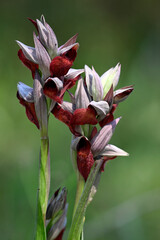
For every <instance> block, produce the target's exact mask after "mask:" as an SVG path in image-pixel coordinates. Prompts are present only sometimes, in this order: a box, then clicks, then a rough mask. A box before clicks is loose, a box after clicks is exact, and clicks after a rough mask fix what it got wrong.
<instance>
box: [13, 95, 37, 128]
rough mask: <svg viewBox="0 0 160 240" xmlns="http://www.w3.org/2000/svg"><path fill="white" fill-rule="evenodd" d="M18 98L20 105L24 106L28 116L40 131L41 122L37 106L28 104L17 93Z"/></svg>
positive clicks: (31, 103)
mask: <svg viewBox="0 0 160 240" xmlns="http://www.w3.org/2000/svg"><path fill="white" fill-rule="evenodd" d="M17 98H18V99H19V102H20V104H22V105H23V106H24V107H25V109H26V115H27V117H28V119H29V120H30V121H31V122H32V123H34V124H35V125H36V127H37V128H38V129H39V122H38V119H37V116H36V111H35V106H34V103H33V102H27V101H25V100H24V99H23V98H22V97H21V96H20V94H19V93H18V92H17Z"/></svg>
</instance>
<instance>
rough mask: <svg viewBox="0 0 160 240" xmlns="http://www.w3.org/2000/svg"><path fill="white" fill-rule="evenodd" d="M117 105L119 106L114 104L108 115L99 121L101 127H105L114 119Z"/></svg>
mask: <svg viewBox="0 0 160 240" xmlns="http://www.w3.org/2000/svg"><path fill="white" fill-rule="evenodd" d="M117 106H118V105H117V104H113V105H112V109H111V111H110V112H109V113H108V114H107V115H106V117H105V118H104V119H103V120H102V121H100V122H99V125H100V126H101V127H104V126H105V125H106V124H109V123H110V122H112V121H113V120H114V116H113V113H114V111H115V110H116V108H117Z"/></svg>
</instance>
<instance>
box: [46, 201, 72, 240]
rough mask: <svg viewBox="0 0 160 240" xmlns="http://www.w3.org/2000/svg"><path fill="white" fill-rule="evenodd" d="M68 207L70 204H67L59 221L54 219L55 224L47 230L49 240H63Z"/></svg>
mask: <svg viewBox="0 0 160 240" xmlns="http://www.w3.org/2000/svg"><path fill="white" fill-rule="evenodd" d="M67 209H68V204H66V205H65V208H64V210H63V212H62V215H60V217H59V218H58V217H57V218H58V220H57V221H53V222H54V224H53V226H52V227H51V228H50V229H49V231H48V232H47V240H61V239H62V236H63V232H64V230H65V227H66V224H67V217H66V215H67Z"/></svg>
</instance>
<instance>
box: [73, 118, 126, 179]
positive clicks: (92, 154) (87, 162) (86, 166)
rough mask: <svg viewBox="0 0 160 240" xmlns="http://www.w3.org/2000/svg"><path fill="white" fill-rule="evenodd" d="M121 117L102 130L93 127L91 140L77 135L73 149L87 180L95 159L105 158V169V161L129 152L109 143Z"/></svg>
mask: <svg viewBox="0 0 160 240" xmlns="http://www.w3.org/2000/svg"><path fill="white" fill-rule="evenodd" d="M118 122H119V119H115V120H113V121H112V122H110V123H109V124H107V125H105V126H104V127H102V129H101V130H100V131H98V132H97V129H96V128H94V129H93V133H92V135H91V138H90V140H89V139H87V138H86V137H85V136H81V137H76V138H75V139H74V140H73V143H72V149H73V150H75V151H76V152H77V167H78V170H79V172H80V173H81V175H82V176H83V178H84V180H85V181H86V180H87V178H88V175H89V173H90V170H91V168H92V166H93V164H94V162H95V160H98V159H103V164H102V167H101V171H104V165H105V162H106V161H108V160H110V159H114V158H115V157H116V156H127V155H128V154H127V153H126V152H124V151H123V150H121V149H119V148H117V147H116V146H114V145H111V144H108V142H109V141H110V139H111V137H112V135H113V133H114V130H115V127H116V125H117V124H118Z"/></svg>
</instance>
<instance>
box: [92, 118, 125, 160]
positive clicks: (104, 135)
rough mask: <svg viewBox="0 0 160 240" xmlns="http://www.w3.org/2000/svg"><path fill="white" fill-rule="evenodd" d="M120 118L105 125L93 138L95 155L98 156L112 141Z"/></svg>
mask: <svg viewBox="0 0 160 240" xmlns="http://www.w3.org/2000/svg"><path fill="white" fill-rule="evenodd" d="M119 120H120V118H117V119H115V120H113V121H112V122H111V123H110V124H107V125H105V126H104V127H103V128H102V129H101V130H100V131H99V132H98V133H97V134H96V135H95V136H94V138H92V140H91V150H92V153H93V155H94V156H95V155H96V156H97V155H99V153H100V152H101V151H102V150H103V149H104V147H105V146H106V145H107V144H108V142H109V141H110V139H111V137H112V135H113V133H114V130H115V127H116V126H117V124H118V122H119Z"/></svg>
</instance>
